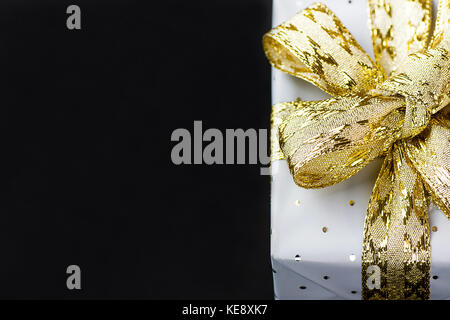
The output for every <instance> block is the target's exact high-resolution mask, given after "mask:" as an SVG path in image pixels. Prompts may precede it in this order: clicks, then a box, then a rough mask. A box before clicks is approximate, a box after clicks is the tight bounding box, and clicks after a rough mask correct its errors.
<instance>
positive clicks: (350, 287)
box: [271, 0, 450, 300]
mask: <svg viewBox="0 0 450 320" xmlns="http://www.w3.org/2000/svg"><path fill="white" fill-rule="evenodd" d="M315 2H316V1H309V0H298V1H293V0H274V2H273V26H274V27H275V26H278V25H280V24H281V23H283V22H285V21H287V20H289V19H290V18H292V17H293V16H294V15H295V14H296V13H297V12H299V11H300V10H303V9H305V8H307V7H308V6H310V5H311V4H313V3H315ZM320 2H321V3H323V4H325V5H326V6H327V7H328V8H330V9H331V11H333V12H334V14H335V15H336V16H337V17H338V18H339V19H340V21H341V22H342V24H343V25H344V26H345V27H346V28H347V29H348V30H349V31H350V33H351V34H352V35H353V37H354V38H355V39H356V41H357V42H358V43H359V44H360V45H361V47H362V48H363V49H364V50H365V51H366V52H367V53H368V54H369V55H370V56H371V58H372V59H374V54H373V48H372V39H371V33H370V28H369V25H368V24H369V20H368V8H367V6H368V4H367V0H351V1H349V0H322V1H320ZM437 5H438V0H434V1H433V9H434V10H433V12H434V13H436V11H437ZM329 97H330V96H329V95H328V94H326V93H324V92H323V91H321V90H320V89H318V88H317V87H316V86H314V85H313V84H311V83H309V82H307V81H304V80H302V79H299V78H296V77H294V76H291V75H289V74H287V73H285V72H282V71H280V70H278V69H276V68H273V69H272V104H274V105H275V104H278V103H282V102H287V101H295V100H296V99H298V98H300V99H301V100H323V99H327V98H329ZM381 164H382V159H375V160H374V161H372V162H371V163H370V164H369V165H367V166H366V167H365V168H363V169H362V170H361V171H360V172H358V173H357V174H356V175H354V176H352V177H350V178H349V179H347V180H345V181H343V182H341V183H338V184H335V185H333V186H329V187H326V188H320V189H305V188H301V187H299V186H298V185H296V184H295V183H294V181H293V177H292V175H291V172H290V171H289V167H288V164H287V163H286V160H284V159H283V160H274V161H273V163H272V187H271V258H272V267H273V279H274V296H275V299H289V300H293V299H361V282H362V275H361V255H362V245H363V241H362V240H363V232H364V219H365V216H366V212H367V207H368V203H369V200H370V197H371V193H372V190H373V187H374V184H375V180H376V178H377V175H378V173H379V172H380V168H381ZM428 211H429V225H430V230H431V231H430V237H431V270H430V271H431V272H430V292H431V293H430V298H431V299H449V298H450V221H449V220H448V219H447V218H446V216H445V215H444V214H443V213H442V212H441V210H439V209H438V207H437V206H434V205H430V207H429V209H428Z"/></svg>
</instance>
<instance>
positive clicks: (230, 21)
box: [0, 0, 273, 299]
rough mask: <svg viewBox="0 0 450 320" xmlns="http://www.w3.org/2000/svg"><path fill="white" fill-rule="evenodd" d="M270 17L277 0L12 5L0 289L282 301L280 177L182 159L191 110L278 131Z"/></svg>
mask: <svg viewBox="0 0 450 320" xmlns="http://www.w3.org/2000/svg"><path fill="white" fill-rule="evenodd" d="M70 4H77V5H79V6H80V7H81V10H82V30H79V31H70V30H68V29H67V28H66V19H67V16H68V15H67V14H66V8H67V6H69V5H70ZM270 21H271V1H270V0H202V1H200V0H195V1H170V0H162V1H148V0H147V1H145V0H141V1H133V0H121V1H119V0H114V1H113V0H107V1H106V0H95V1H94V0H89V1H88V0H84V1H82V0H76V1H61V0H54V1H50V0H40V1H35V0H28V1H25V0H3V1H1V4H0V96H1V97H2V99H1V104H0V130H1V138H0V139H1V142H2V143H1V146H2V148H1V151H2V152H1V157H2V160H3V161H2V166H1V169H0V195H1V198H0V200H1V201H0V298H150V299H183V298H185V299H186V298H187V299H201V298H204V299H224V298H230V299H233V298H237V299H241V298H242V299H272V297H273V291H272V276H271V267H270V253H269V237H270V235H269V234H270V215H269V201H270V200H269V199H270V198H269V188H270V185H269V178H268V177H265V176H260V175H259V166H257V165H223V166H220V165H215V166H207V165H191V166H188V165H185V166H176V165H173V164H172V162H171V159H170V152H171V148H172V147H173V146H174V143H173V142H171V141H170V136H171V133H172V131H173V130H175V129H177V128H187V129H188V130H190V131H191V132H192V131H193V122H194V120H202V121H203V126H204V129H207V128H218V129H221V130H225V129H226V128H243V129H248V128H268V126H269V113H270V68H269V65H268V63H267V62H266V60H265V57H264V55H263V51H262V46H261V37H262V35H263V34H264V33H265V32H266V31H268V30H269V29H270ZM71 264H77V265H79V266H80V267H81V269H82V290H81V291H69V290H68V289H67V288H66V277H67V274H66V268H67V266H68V265H71Z"/></svg>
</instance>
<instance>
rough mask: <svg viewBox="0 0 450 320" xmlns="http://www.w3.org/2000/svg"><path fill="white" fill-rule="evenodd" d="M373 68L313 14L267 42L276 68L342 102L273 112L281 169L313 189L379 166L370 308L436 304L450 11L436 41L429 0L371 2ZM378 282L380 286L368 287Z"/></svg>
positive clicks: (369, 243)
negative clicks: (436, 226) (402, 302)
mask: <svg viewBox="0 0 450 320" xmlns="http://www.w3.org/2000/svg"><path fill="white" fill-rule="evenodd" d="M368 8H369V17H370V23H371V31H372V43H373V48H374V54H375V58H376V63H375V62H373V61H372V59H371V58H370V57H369V56H368V55H367V54H366V53H365V52H364V50H363V49H362V48H361V46H360V45H358V43H357V42H356V41H355V39H354V38H353V37H352V35H351V34H350V32H349V31H348V30H347V29H346V28H345V27H344V26H343V25H342V23H341V22H340V21H339V19H338V18H337V17H336V16H335V15H334V14H333V13H332V12H331V11H330V10H329V9H328V8H327V7H326V6H325V5H323V4H320V3H316V4H314V5H312V6H311V7H309V8H307V9H305V10H303V11H301V12H299V13H298V14H297V15H296V16H294V17H293V18H291V19H290V20H288V21H286V22H285V23H283V24H281V25H280V26H278V27H276V28H274V29H273V30H271V31H270V32H268V33H267V34H266V35H264V38H263V45H264V51H265V53H266V55H267V57H268V59H269V61H270V62H271V64H272V65H273V66H274V67H276V68H278V69H280V70H282V71H284V72H287V73H289V74H291V75H293V76H296V77H299V78H302V79H305V80H307V81H309V82H311V83H313V84H315V85H316V86H317V87H319V88H321V89H322V90H323V91H325V92H327V93H329V94H330V95H331V96H332V97H333V98H330V99H327V100H323V101H308V102H304V101H295V102H287V103H282V104H278V105H275V106H274V107H273V111H272V141H271V143H272V160H278V159H286V160H287V162H288V164H289V168H290V170H291V173H292V175H293V177H294V181H295V183H296V184H297V185H299V186H301V187H304V188H321V187H326V186H330V185H333V184H336V183H339V182H341V181H343V180H345V179H347V178H349V177H351V176H352V175H354V174H355V173H357V172H358V171H359V170H361V169H362V168H363V167H364V166H365V165H367V164H368V163H369V162H370V161H372V160H373V159H374V158H376V157H379V156H383V157H384V164H383V166H382V168H381V171H380V173H379V176H378V178H377V181H376V183H375V186H374V189H373V192H372V196H371V199H370V203H369V208H368V211H367V215H366V220H365V227H364V239H363V252H362V297H363V299H428V298H429V296H430V289H429V283H430V232H429V222H428V205H429V201H428V199H429V198H431V199H432V201H433V202H434V203H435V204H436V205H438V206H439V208H440V209H441V210H442V211H443V212H444V214H445V215H447V217H449V218H450V161H449V155H450V141H449V139H450V120H449V108H447V105H448V104H449V102H450V99H449V96H448V94H449V92H450V0H441V2H440V4H439V11H438V18H437V21H436V25H435V29H434V34H433V36H432V37H431V38H430V30H431V21H432V18H431V0H369V1H368ZM371 266H377V267H378V268H379V269H380V270H381V283H380V286H379V287H378V286H375V285H368V282H370V281H371V280H370V278H369V277H370V275H371V274H370V272H369V273H368V271H371V270H372V269H373V268H374V267H371Z"/></svg>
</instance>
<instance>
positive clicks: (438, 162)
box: [405, 109, 450, 218]
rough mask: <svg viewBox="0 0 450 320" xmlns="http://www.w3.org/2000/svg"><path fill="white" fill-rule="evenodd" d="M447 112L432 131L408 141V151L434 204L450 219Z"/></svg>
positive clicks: (444, 111) (431, 128) (434, 119)
mask: <svg viewBox="0 0 450 320" xmlns="http://www.w3.org/2000/svg"><path fill="white" fill-rule="evenodd" d="M449 111H450V109H449ZM446 112H447V110H446V109H445V110H442V112H440V113H439V114H438V115H437V116H436V117H435V118H433V119H432V120H431V123H430V126H429V128H427V129H426V130H425V131H424V132H422V133H421V134H420V135H418V136H416V137H414V138H412V139H410V140H409V141H407V143H405V150H406V152H407V154H408V158H409V159H411V162H412V163H413V165H414V168H415V169H416V170H417V171H418V172H419V173H420V175H421V176H422V179H423V181H424V182H425V187H426V189H427V191H428V192H429V193H430V195H431V198H432V199H433V202H434V203H435V204H436V205H437V206H438V207H439V209H441V211H442V212H443V213H444V214H445V215H446V216H447V217H448V218H450V161H449V157H448V155H449V154H450V141H449V138H448V137H450V120H449V117H448V115H446Z"/></svg>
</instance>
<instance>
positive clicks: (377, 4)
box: [368, 0, 431, 76]
mask: <svg viewBox="0 0 450 320" xmlns="http://www.w3.org/2000/svg"><path fill="white" fill-rule="evenodd" d="M368 7H369V18H370V25H371V31H372V44H373V49H374V54H375V59H376V61H377V63H378V64H379V65H380V66H381V67H382V69H383V70H384V72H385V73H386V75H387V76H390V75H391V72H392V71H393V70H395V69H396V68H397V67H399V66H400V65H401V64H402V62H403V61H404V60H405V58H406V57H407V55H408V54H410V53H414V52H417V51H419V50H422V49H423V48H425V47H426V45H427V43H428V37H429V31H430V28H431V0H414V1H398V0H369V1H368Z"/></svg>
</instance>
